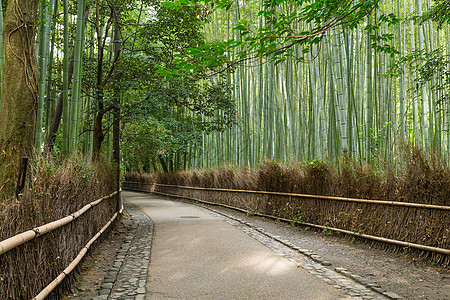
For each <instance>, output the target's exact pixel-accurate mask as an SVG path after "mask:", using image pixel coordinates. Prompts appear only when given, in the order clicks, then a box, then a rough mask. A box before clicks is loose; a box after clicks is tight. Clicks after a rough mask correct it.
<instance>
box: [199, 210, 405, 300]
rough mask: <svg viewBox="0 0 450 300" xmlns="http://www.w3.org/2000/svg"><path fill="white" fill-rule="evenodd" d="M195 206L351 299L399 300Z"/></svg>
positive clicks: (227, 217) (298, 250)
mask: <svg viewBox="0 0 450 300" xmlns="http://www.w3.org/2000/svg"><path fill="white" fill-rule="evenodd" d="M195 205H197V206H198V207H199V208H200V209H202V210H204V211H209V212H213V213H214V215H216V216H217V217H218V218H220V219H221V220H223V221H224V222H227V223H229V224H231V225H233V226H234V227H236V228H238V229H239V230H241V231H243V232H245V233H246V234H248V235H249V236H250V237H252V238H254V239H255V240H257V241H259V242H260V243H262V244H263V245H265V246H266V247H268V248H269V249H271V250H272V251H274V252H275V253H277V254H279V255H281V256H283V257H285V258H286V259H288V260H290V261H292V262H293V263H295V264H297V265H298V267H301V268H303V269H305V270H308V271H309V273H311V274H313V275H315V276H317V277H318V278H320V279H322V280H323V281H325V282H326V283H328V284H330V285H332V286H334V287H335V288H336V289H338V290H340V291H342V292H343V293H345V294H347V295H349V296H350V297H352V298H353V299H377V300H379V299H403V298H402V297H400V296H399V295H397V294H395V293H390V292H386V290H384V289H383V288H381V286H380V285H379V284H377V283H375V282H371V281H368V280H366V279H364V278H362V277H360V276H358V275H354V274H351V273H350V272H348V271H347V270H346V269H344V268H335V269H334V270H333V269H330V268H327V267H326V266H331V263H330V262H328V261H326V260H323V259H322V258H321V257H320V256H319V255H317V254H315V253H314V252H312V251H310V250H307V249H301V248H298V247H296V246H294V245H293V244H291V243H290V242H289V241H287V240H285V239H283V238H282V237H280V236H274V235H272V234H270V233H268V232H266V231H265V230H264V229H262V228H258V227H256V226H255V225H253V224H251V223H249V222H247V221H244V220H241V219H239V218H236V217H234V216H231V215H229V214H226V213H224V212H221V211H218V210H215V209H212V208H210V207H206V206H203V205H200V204H195Z"/></svg>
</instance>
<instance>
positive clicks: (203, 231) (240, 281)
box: [123, 192, 350, 299]
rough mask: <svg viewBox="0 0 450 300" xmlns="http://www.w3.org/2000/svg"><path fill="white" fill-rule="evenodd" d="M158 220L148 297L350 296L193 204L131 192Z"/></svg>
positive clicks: (133, 201) (132, 200)
mask: <svg viewBox="0 0 450 300" xmlns="http://www.w3.org/2000/svg"><path fill="white" fill-rule="evenodd" d="M123 196H124V199H125V201H127V202H128V203H130V204H132V205H134V206H136V207H137V208H138V209H139V210H141V211H142V212H144V213H145V214H147V215H148V216H149V217H150V218H151V219H152V220H153V222H154V233H153V234H154V236H153V242H152V243H153V244H152V250H151V258H150V266H149V271H148V280H147V287H146V288H147V293H148V294H147V297H146V298H147V299H349V298H350V297H349V296H347V295H345V294H343V293H341V292H340V291H338V290H337V289H335V288H334V287H333V286H331V285H328V284H327V283H325V282H324V281H322V280H320V279H319V278H317V277H315V276H314V275H312V274H310V273H309V272H308V271H307V270H304V269H302V268H301V267H299V266H298V265H296V264H294V263H293V262H291V261H289V260H287V259H286V258H283V257H282V256H280V255H278V254H276V253H275V252H273V251H271V250H270V249H269V248H267V247H266V246H264V245H263V244H261V243H260V242H258V241H256V240H255V239H253V238H251V237H249V236H248V235H247V234H245V233H244V232H242V231H240V230H239V229H237V228H235V227H234V226H232V225H230V224H227V223H225V222H223V221H221V220H220V219H218V218H216V217H215V216H214V215H213V214H210V213H208V212H205V211H203V210H201V209H199V208H197V207H196V206H194V205H190V204H186V203H181V202H175V201H170V200H165V199H163V198H160V197H157V196H152V195H143V194H137V193H132V192H123Z"/></svg>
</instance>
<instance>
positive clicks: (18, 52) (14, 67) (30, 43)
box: [0, 0, 38, 197]
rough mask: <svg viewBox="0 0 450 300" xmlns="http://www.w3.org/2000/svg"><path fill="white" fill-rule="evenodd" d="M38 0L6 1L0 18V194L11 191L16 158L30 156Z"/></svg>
mask: <svg viewBox="0 0 450 300" xmlns="http://www.w3.org/2000/svg"><path fill="white" fill-rule="evenodd" d="M37 8H38V1H36V0H17V1H8V7H7V10H6V14H5V18H4V41H3V45H4V53H5V70H6V71H5V76H4V80H3V101H2V109H1V111H2V113H1V115H0V153H1V154H0V197H3V196H5V195H7V196H10V195H12V194H13V191H14V181H15V180H14V179H15V177H16V172H17V168H18V165H19V159H20V156H21V155H27V156H31V155H32V153H33V144H34V137H35V127H36V109H37V100H38V98H37V96H38V92H37V78H38V74H37V73H38V71H37V66H36V55H35V36H36V28H35V26H36V22H37Z"/></svg>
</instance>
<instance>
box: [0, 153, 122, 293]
mask: <svg viewBox="0 0 450 300" xmlns="http://www.w3.org/2000/svg"><path fill="white" fill-rule="evenodd" d="M29 170H30V171H29V174H28V176H27V185H26V188H25V191H24V193H23V195H21V196H19V198H18V199H17V200H16V199H4V200H3V201H2V202H1V203H0V241H1V240H5V239H7V238H9V237H11V236H13V235H15V234H18V233H21V232H24V231H26V230H30V229H32V228H34V227H37V226H40V225H44V224H46V223H49V222H52V221H55V220H58V219H60V218H63V217H65V216H67V215H70V214H72V213H74V212H75V211H77V210H79V209H80V208H81V207H83V206H84V205H86V204H88V203H90V202H92V201H94V200H96V199H98V198H100V197H102V196H105V195H108V194H110V193H112V192H113V191H114V190H115V183H114V176H112V174H114V172H115V171H114V168H113V166H109V165H108V164H102V166H101V167H100V166H98V165H93V164H92V163H88V162H87V161H86V160H85V159H83V157H79V156H78V158H77V157H73V158H71V159H68V160H66V161H64V162H58V161H56V160H54V159H48V158H43V157H41V158H37V159H35V160H34V161H33V162H32V163H31V165H30V167H29ZM115 199H116V198H111V199H107V200H106V201H103V202H102V203H100V204H99V205H97V206H95V207H94V208H93V209H91V210H89V211H87V212H86V213H85V214H84V215H83V216H82V217H80V218H78V219H76V220H75V221H74V222H72V223H70V224H68V225H66V226H63V227H62V228H59V229H57V230H55V231H53V232H50V233H48V234H46V235H43V236H40V237H38V238H36V239H34V240H31V241H29V242H27V243H25V244H23V245H21V246H19V247H17V248H15V249H12V250H10V251H9V252H7V253H5V254H3V255H1V256H0V299H31V298H32V297H33V296H35V295H36V294H38V293H39V292H40V291H41V290H42V289H43V288H44V287H45V286H46V285H48V284H49V283H50V282H51V281H52V280H53V279H54V278H56V277H57V276H58V275H59V273H61V271H62V270H64V268H66V267H67V266H68V265H69V263H70V262H71V261H72V260H73V259H74V258H75V256H76V255H77V254H78V252H79V251H80V250H81V248H83V247H84V245H85V244H86V243H87V242H88V241H89V240H90V239H91V238H92V236H94V235H95V234H96V233H97V232H98V231H99V230H100V228H101V227H102V226H103V225H104V224H105V223H106V222H107V221H108V220H109V219H110V218H111V217H112V215H113V214H114V212H115V210H116V200H115ZM68 285H69V280H65V281H64V282H63V284H62V285H60V287H58V289H57V290H56V291H55V292H53V294H52V298H59V297H60V295H61V292H62V291H63V290H64V289H66V288H67V286H68Z"/></svg>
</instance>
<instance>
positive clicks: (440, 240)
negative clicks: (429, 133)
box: [126, 149, 450, 266]
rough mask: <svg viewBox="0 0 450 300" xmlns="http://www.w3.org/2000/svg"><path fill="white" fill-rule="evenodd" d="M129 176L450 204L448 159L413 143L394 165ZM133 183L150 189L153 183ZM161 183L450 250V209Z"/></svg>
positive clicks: (439, 258)
mask: <svg viewBox="0 0 450 300" xmlns="http://www.w3.org/2000/svg"><path fill="white" fill-rule="evenodd" d="M400 158H401V159H400ZM126 180H127V181H135V182H147V183H153V182H155V183H163V184H171V185H181V186H194V187H211V188H225V189H242V190H260V191H273V192H287V193H298V194H313V195H328V196H341V197H350V198H361V199H373V200H385V201H398V202H412V203H423V204H433V205H440V206H450V169H449V166H448V164H447V163H446V162H445V160H443V159H442V158H440V156H439V155H435V154H425V153H424V152H422V151H419V150H414V149H407V150H404V151H403V152H402V154H401V155H399V159H398V160H397V162H396V164H395V167H393V166H392V165H389V164H379V165H378V167H377V168H375V167H373V166H370V165H368V164H360V163H358V162H355V161H353V160H350V159H342V160H341V161H340V163H339V165H338V166H335V165H332V164H330V163H325V162H323V161H320V160H316V161H312V162H302V163H289V164H286V163H279V162H274V161H266V162H264V163H263V164H262V165H261V166H260V167H259V168H256V169H248V168H238V167H233V166H223V167H220V168H217V169H203V170H189V171H181V172H176V173H160V174H138V173H131V174H127V175H126ZM130 187H131V186H130ZM134 187H136V188H140V189H142V188H147V189H148V188H149V186H146V185H141V186H136V185H135V186H134ZM156 189H158V190H159V191H161V192H165V193H169V194H178V195H183V196H187V197H192V198H196V199H202V200H207V201H214V202H218V203H223V204H228V205H233V206H237V207H241V208H244V209H247V210H249V211H258V212H261V213H265V214H271V215H274V216H278V217H283V218H290V219H293V220H300V221H303V222H309V223H314V224H319V225H326V226H330V227H334V228H340V229H346V230H351V231H354V232H360V233H365V234H370V235H375V236H381V237H385V238H391V239H396V240H402V241H408V242H412V243H417V244H423V245H427V246H434V247H440V248H445V249H448V248H450V242H449V238H450V232H449V230H450V218H449V211H447V210H429V209H424V208H411V207H401V206H400V207H399V206H390V205H379V204H367V203H352V202H339V201H330V200H319V199H308V198H306V199H305V198H296V197H286V196H284V197H283V196H273V195H255V194H243V193H218V192H209V191H195V190H186V189H179V188H173V187H161V186H157V187H156ZM370 243H373V244H376V242H370ZM378 246H380V247H383V248H389V249H390V250H392V251H399V250H407V251H411V252H412V253H413V254H417V255H419V256H426V257H431V259H432V260H434V261H435V262H437V263H439V264H441V265H443V266H448V265H449V257H448V255H443V254H436V253H431V252H425V251H416V250H413V249H401V248H400V247H396V246H392V245H385V244H384V245H381V244H380V245H378Z"/></svg>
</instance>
